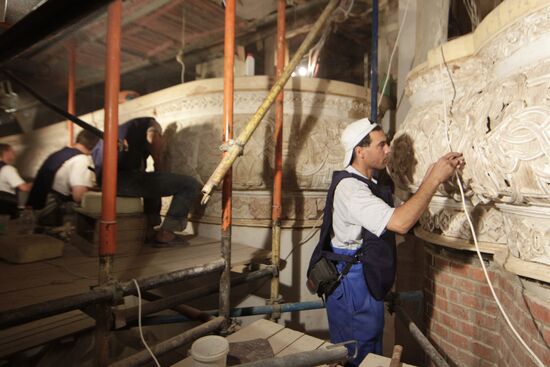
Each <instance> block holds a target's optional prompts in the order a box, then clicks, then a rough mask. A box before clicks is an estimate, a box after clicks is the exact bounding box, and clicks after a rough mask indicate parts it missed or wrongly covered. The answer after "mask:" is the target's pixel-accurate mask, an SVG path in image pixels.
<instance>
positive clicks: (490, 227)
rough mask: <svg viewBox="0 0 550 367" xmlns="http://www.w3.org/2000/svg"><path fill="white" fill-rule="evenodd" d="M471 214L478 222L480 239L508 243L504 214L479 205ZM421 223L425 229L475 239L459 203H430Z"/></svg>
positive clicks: (469, 239)
mask: <svg viewBox="0 0 550 367" xmlns="http://www.w3.org/2000/svg"><path fill="white" fill-rule="evenodd" d="M470 215H471V216H472V217H473V222H474V223H476V227H477V229H476V230H477V233H478V240H479V241H482V242H492V243H502V244H505V243H506V232H505V230H504V219H503V215H502V213H500V212H499V211H498V210H497V209H495V208H492V207H486V206H478V207H476V208H475V210H473V211H470ZM420 225H421V226H422V228H423V229H424V230H426V231H429V232H432V233H436V234H440V235H442V236H446V237H454V238H461V239H465V240H468V241H471V240H473V239H472V233H471V232H470V227H469V225H468V221H467V219H466V215H465V214H464V212H463V211H462V209H461V208H460V206H459V205H458V203H457V204H455V205H451V206H449V205H447V206H441V205H438V204H432V205H430V208H429V209H428V210H427V211H426V212H424V214H423V215H422V217H421V218H420Z"/></svg>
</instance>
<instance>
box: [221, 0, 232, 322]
mask: <svg viewBox="0 0 550 367" xmlns="http://www.w3.org/2000/svg"><path fill="white" fill-rule="evenodd" d="M235 10H236V8H235V0H227V1H226V3H225V41H224V51H223V53H224V57H223V60H224V61H223V144H224V146H225V147H228V146H229V145H230V143H231V141H232V139H233V95H234V91H235V75H234V74H235V72H234V70H235V66H234V65H235ZM226 156H227V152H224V153H223V157H224V159H225V157H226ZM232 191H233V178H232V170H231V169H228V170H227V171H226V172H225V177H224V178H223V187H222V228H221V230H222V231H221V232H222V233H221V235H222V243H221V253H222V258H223V259H224V261H225V268H224V270H223V272H222V275H221V278H220V304H219V307H220V315H221V316H222V317H224V318H225V322H224V323H223V327H222V333H227V330H228V328H229V323H230V318H229V310H230V307H231V306H230V295H231V219H232V202H231V197H232Z"/></svg>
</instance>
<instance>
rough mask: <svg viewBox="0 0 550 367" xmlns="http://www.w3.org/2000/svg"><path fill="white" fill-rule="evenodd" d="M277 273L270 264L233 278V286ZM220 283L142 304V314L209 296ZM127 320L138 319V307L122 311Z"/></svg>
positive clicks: (217, 289) (217, 288)
mask: <svg viewBox="0 0 550 367" xmlns="http://www.w3.org/2000/svg"><path fill="white" fill-rule="evenodd" d="M276 273H277V269H276V268H275V267H274V266H268V267H266V268H265V269H262V270H257V271H254V272H251V273H249V274H246V275H244V276H239V277H238V278H236V279H233V280H231V287H235V286H238V285H241V284H245V283H249V282H253V281H255V280H258V279H263V278H265V277H268V276H273V275H274V274H276ZM219 288H220V287H219V285H218V284H211V285H207V286H204V287H200V288H196V289H193V290H190V291H187V292H184V293H180V294H176V295H173V296H169V297H163V298H160V299H159V300H156V301H152V302H148V303H145V304H143V305H141V314H142V316H145V315H150V314H153V313H155V312H159V311H163V310H167V309H169V308H172V307H174V306H177V305H180V304H182V303H185V302H188V301H191V300H194V299H198V298H200V297H204V296H208V295H211V294H213V293H216V292H218V291H219ZM120 312H121V313H122V314H123V315H120V316H121V317H124V319H125V320H126V321H125V322H131V321H134V320H137V317H138V307H137V306H135V307H132V308H128V309H126V310H124V311H120Z"/></svg>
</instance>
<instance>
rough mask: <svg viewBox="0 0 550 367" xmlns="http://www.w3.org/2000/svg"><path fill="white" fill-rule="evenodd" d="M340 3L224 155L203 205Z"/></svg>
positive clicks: (335, 1)
mask: <svg viewBox="0 0 550 367" xmlns="http://www.w3.org/2000/svg"><path fill="white" fill-rule="evenodd" d="M339 2H340V0H330V2H329V3H328V4H327V6H326V8H325V9H324V10H323V13H322V14H321V16H320V17H319V19H317V21H316V22H315V24H314V25H313V27H312V28H311V30H310V31H309V33H308V35H307V36H306V38H305V39H304V42H303V43H302V44H301V45H300V47H299V48H298V50H297V51H296V54H294V56H293V57H292V60H290V62H289V63H288V65H287V66H286V67H285V69H284V70H283V73H282V74H281V77H280V78H279V79H278V80H277V81H276V82H275V84H274V85H273V87H271V90H270V91H269V93H268V95H267V97H266V98H265V100H264V101H263V103H262V104H261V105H260V107H258V109H257V110H256V113H254V116H252V118H251V119H250V121H248V123H247V124H246V126H245V127H244V129H243V131H242V132H241V133H240V134H239V136H238V137H237V139H236V140H235V142H234V143H233V144H231V146H229V148H228V151H227V152H226V154H225V155H224V157H223V159H222V161H221V162H220V163H219V164H218V166H217V167H216V169H215V170H214V172H213V173H212V175H211V176H210V178H209V179H208V181H207V182H206V184H205V185H204V187H203V188H202V193H203V198H202V204H206V203H207V202H208V200H210V195H211V193H212V190H213V189H214V187H216V186H218V185H219V183H220V182H221V180H222V179H223V177H224V176H225V174H226V172H227V171H228V170H229V169H230V168H231V166H232V165H233V163H234V162H235V160H236V159H237V157H238V156H239V155H240V154H241V153H242V152H243V149H244V146H245V145H246V143H247V142H248V140H249V139H250V137H251V136H252V134H253V133H254V130H256V128H257V127H258V125H259V124H260V122H261V121H262V119H263V117H264V116H265V114H266V113H267V110H268V109H269V108H270V107H271V105H272V104H273V102H274V101H275V98H276V97H277V95H278V94H279V92H280V91H281V90H282V89H283V88H284V85H285V84H286V82H287V81H288V79H289V78H290V75H291V74H292V72H293V71H294V69H295V68H296V66H298V63H299V62H300V60H301V59H302V57H303V56H304V55H305V53H306V52H307V51H308V50H309V49H310V47H311V45H312V44H313V42H314V41H315V39H316V38H317V36H318V35H319V34H320V33H321V30H322V29H323V27H324V25H325V23H326V22H327V21H328V19H329V18H330V15H331V14H332V12H333V11H334V10H335V9H336V7H337V6H338V3H339Z"/></svg>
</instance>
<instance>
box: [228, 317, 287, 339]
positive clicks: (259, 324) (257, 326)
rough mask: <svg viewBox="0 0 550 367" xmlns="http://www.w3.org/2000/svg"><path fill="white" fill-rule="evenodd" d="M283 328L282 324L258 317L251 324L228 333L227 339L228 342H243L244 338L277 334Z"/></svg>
mask: <svg viewBox="0 0 550 367" xmlns="http://www.w3.org/2000/svg"><path fill="white" fill-rule="evenodd" d="M282 329H284V326H283V325H280V324H277V323H274V322H271V321H268V320H264V319H260V320H257V321H254V322H253V323H252V324H250V325H248V326H247V327H244V328H242V329H241V330H239V331H237V332H235V333H233V334H231V335H229V336H228V337H227V340H229V342H230V343H235V342H243V341H246V340H253V339H258V338H260V339H269V338H270V337H272V336H273V335H275V334H277V333H278V332H279V331H281V330H282Z"/></svg>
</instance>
